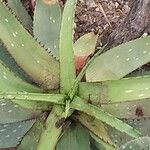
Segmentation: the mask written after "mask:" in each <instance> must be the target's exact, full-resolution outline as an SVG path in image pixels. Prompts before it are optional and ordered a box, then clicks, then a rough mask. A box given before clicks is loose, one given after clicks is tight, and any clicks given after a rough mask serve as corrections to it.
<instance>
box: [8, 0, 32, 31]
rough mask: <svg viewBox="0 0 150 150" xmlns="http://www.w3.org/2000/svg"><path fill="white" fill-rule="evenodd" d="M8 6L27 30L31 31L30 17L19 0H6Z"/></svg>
mask: <svg viewBox="0 0 150 150" xmlns="http://www.w3.org/2000/svg"><path fill="white" fill-rule="evenodd" d="M7 4H8V6H9V7H10V8H11V9H12V11H14V12H15V14H16V16H17V18H18V19H19V21H20V22H21V23H22V24H23V26H24V27H25V28H26V29H27V30H28V31H32V19H31V17H30V15H29V14H28V12H27V11H26V9H25V7H24V6H23V5H22V3H21V1H20V0H13V1H12V0H7Z"/></svg>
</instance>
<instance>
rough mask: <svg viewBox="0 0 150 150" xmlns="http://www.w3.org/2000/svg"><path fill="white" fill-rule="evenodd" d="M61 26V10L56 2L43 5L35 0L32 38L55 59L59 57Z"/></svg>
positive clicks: (41, 1) (54, 0) (39, 0)
mask: <svg viewBox="0 0 150 150" xmlns="http://www.w3.org/2000/svg"><path fill="white" fill-rule="evenodd" d="M60 25H61V9H60V6H59V3H58V1H57V0H53V1H52V3H50V4H49V3H45V1H43V0H37V1H36V5H35V11H34V22H33V32H34V36H35V37H36V38H37V40H38V41H39V42H41V43H42V44H43V45H44V47H45V48H47V49H48V51H49V52H50V53H52V54H53V55H54V56H55V57H57V58H58V57H59V54H58V52H59V51H58V49H59V34H60Z"/></svg>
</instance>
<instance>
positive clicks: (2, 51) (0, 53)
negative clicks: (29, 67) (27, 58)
mask: <svg viewBox="0 0 150 150" xmlns="http://www.w3.org/2000/svg"><path fill="white" fill-rule="evenodd" d="M0 60H1V61H2V62H3V63H4V65H6V66H7V67H8V68H9V69H10V70H11V71H12V72H13V73H14V74H15V75H17V76H18V77H20V78H21V79H23V80H25V81H27V82H29V83H31V82H32V80H31V78H30V77H29V76H28V75H27V74H26V73H25V72H24V71H23V70H22V69H21V68H20V67H19V66H18V65H17V64H16V62H15V60H14V59H13V58H12V57H11V55H10V54H9V53H8V51H7V49H6V47H5V46H4V45H3V43H2V42H0Z"/></svg>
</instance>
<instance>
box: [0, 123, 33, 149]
mask: <svg viewBox="0 0 150 150" xmlns="http://www.w3.org/2000/svg"><path fill="white" fill-rule="evenodd" d="M34 122H35V120H32V121H25V122H17V123H9V124H0V148H9V147H16V146H17V145H18V144H19V142H20V141H21V139H22V137H23V136H24V135H25V133H26V132H27V131H28V130H29V129H30V128H31V127H32V125H33V123H34Z"/></svg>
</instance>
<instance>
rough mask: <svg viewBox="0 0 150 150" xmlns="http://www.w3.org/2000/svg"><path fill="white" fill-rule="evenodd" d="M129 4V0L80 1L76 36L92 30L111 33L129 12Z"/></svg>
mask: <svg viewBox="0 0 150 150" xmlns="http://www.w3.org/2000/svg"><path fill="white" fill-rule="evenodd" d="M129 4H130V3H129V1H127V0H114V1H111V0H98V1H94V0H86V1H79V2H78V4H77V9H76V18H75V23H76V30H75V31H76V32H75V38H76V39H77V38H79V37H80V36H81V35H83V34H85V33H88V32H91V31H94V32H98V31H100V32H109V33H111V32H112V30H113V29H114V28H115V27H117V26H118V24H120V23H121V22H122V21H123V20H124V18H125V17H126V15H127V14H128V12H129V10H130V7H129Z"/></svg>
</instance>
